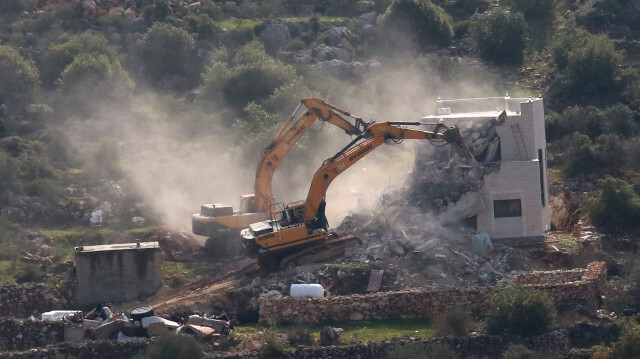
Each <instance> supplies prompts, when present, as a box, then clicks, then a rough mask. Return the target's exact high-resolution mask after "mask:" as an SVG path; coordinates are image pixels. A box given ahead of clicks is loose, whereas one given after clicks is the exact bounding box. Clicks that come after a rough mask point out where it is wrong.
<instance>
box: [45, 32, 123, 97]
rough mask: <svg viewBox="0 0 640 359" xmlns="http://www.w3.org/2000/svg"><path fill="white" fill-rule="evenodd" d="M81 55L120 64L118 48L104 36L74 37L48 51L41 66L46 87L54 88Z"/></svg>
mask: <svg viewBox="0 0 640 359" xmlns="http://www.w3.org/2000/svg"><path fill="white" fill-rule="evenodd" d="M79 55H89V56H93V57H100V56H104V57H105V58H106V61H107V62H109V63H116V62H118V58H117V56H118V52H117V51H116V48H115V47H114V46H112V45H111V44H110V43H109V40H107V38H105V37H104V36H103V35H97V34H93V33H91V32H89V31H87V32H84V33H82V34H80V35H74V36H72V37H71V38H70V39H69V40H68V41H66V42H63V43H61V44H56V45H52V46H51V47H49V49H48V50H47V53H46V55H45V61H44V62H43V64H42V65H41V68H42V77H43V79H44V83H45V85H49V86H53V85H54V84H55V83H56V81H58V80H59V79H60V76H61V74H62V72H63V71H64V70H65V69H66V68H67V66H69V65H70V64H71V63H72V62H73V61H74V60H75V59H76V57H77V56H79Z"/></svg>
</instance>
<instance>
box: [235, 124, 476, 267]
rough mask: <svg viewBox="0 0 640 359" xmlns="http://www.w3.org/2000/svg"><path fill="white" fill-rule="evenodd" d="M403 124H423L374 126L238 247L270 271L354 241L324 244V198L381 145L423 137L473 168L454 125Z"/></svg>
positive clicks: (248, 231)
mask: <svg viewBox="0 0 640 359" xmlns="http://www.w3.org/2000/svg"><path fill="white" fill-rule="evenodd" d="M407 125H413V126H418V125H423V123H419V122H375V123H372V124H369V125H368V126H367V129H366V131H364V132H363V133H361V134H360V135H358V136H357V137H356V138H355V139H354V140H353V141H351V142H350V143H349V144H348V145H347V146H345V147H344V148H343V149H342V150H340V151H339V152H338V153H336V154H335V155H334V156H333V157H331V158H329V159H327V160H325V161H324V163H323V164H322V166H320V168H319V169H318V170H317V171H316V173H315V175H314V176H313V179H312V181H311V186H310V188H309V193H308V195H307V199H306V201H305V202H302V203H291V204H289V205H287V206H286V207H285V209H284V210H283V211H282V212H281V213H280V215H279V217H280V218H279V219H271V220H267V221H264V222H260V223H254V224H252V225H251V226H249V228H247V229H244V230H243V231H242V236H243V247H244V248H245V250H246V251H248V252H249V254H253V255H256V254H257V255H258V256H259V263H260V264H261V265H264V266H268V267H273V266H274V262H275V263H278V262H281V265H283V266H286V265H288V264H289V263H291V261H292V258H295V261H296V263H304V258H305V257H304V256H301V253H300V252H304V253H313V258H320V257H322V255H320V254H318V252H321V251H322V250H323V249H327V250H330V248H328V247H329V244H330V245H331V247H332V248H333V247H334V246H336V247H340V246H343V244H344V242H349V243H350V244H351V245H353V244H354V243H355V240H356V239H354V237H353V236H349V237H347V238H344V241H341V240H340V239H336V238H333V239H331V240H330V241H326V240H327V239H328V238H329V236H330V234H329V233H328V224H327V220H326V217H325V214H324V208H325V206H326V202H325V196H326V193H327V189H328V188H329V185H330V184H331V182H332V181H333V180H334V179H335V178H336V177H337V176H339V175H340V174H342V173H343V172H344V171H346V170H347V169H348V168H349V167H351V166H353V165H354V164H355V163H356V162H358V161H359V160H360V159H362V158H364V157H365V156H366V155H368V154H369V153H371V152H373V150H375V149H376V148H378V147H379V146H380V145H381V144H383V143H384V142H385V141H388V140H392V141H394V142H397V143H399V142H401V141H402V140H404V139H422V140H428V141H430V142H432V143H434V142H435V143H440V144H447V143H448V144H452V145H453V147H454V148H455V149H456V151H457V152H458V153H460V154H461V155H462V157H463V158H464V159H465V160H467V161H470V162H471V164H472V165H473V164H475V165H477V162H475V159H474V158H473V156H472V155H471V152H470V151H469V149H468V148H467V147H466V145H465V143H464V140H463V138H462V136H461V134H460V130H459V129H458V128H457V127H446V126H445V125H443V124H430V125H433V126H435V127H434V129H433V130H432V131H424V130H418V129H412V128H406V127H403V126H407ZM309 258H310V257H309Z"/></svg>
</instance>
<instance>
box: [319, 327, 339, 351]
mask: <svg viewBox="0 0 640 359" xmlns="http://www.w3.org/2000/svg"><path fill="white" fill-rule="evenodd" d="M343 331H344V330H343V329H342V328H332V327H324V328H322V330H321V331H320V345H322V346H325V347H326V346H329V345H338V344H340V335H341V334H342V332H343Z"/></svg>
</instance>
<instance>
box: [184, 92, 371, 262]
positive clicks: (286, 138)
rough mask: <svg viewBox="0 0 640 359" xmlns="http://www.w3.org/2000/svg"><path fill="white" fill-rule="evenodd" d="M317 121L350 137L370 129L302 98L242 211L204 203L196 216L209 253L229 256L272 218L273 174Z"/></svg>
mask: <svg viewBox="0 0 640 359" xmlns="http://www.w3.org/2000/svg"><path fill="white" fill-rule="evenodd" d="M303 105H304V106H306V107H307V111H305V112H304V114H302V115H301V116H300V118H298V119H297V120H296V121H295V122H294V119H295V116H296V113H297V112H298V110H299V109H300V107H301V106H303ZM344 117H353V118H354V119H355V123H354V124H352V123H351V122H349V121H347V120H346V119H345V118H344ZM316 120H320V121H323V122H328V123H330V124H332V125H335V126H337V127H339V128H341V129H342V130H344V132H345V133H346V134H347V135H359V134H361V133H362V132H363V131H364V130H365V128H366V124H365V123H364V122H363V121H362V119H361V118H360V117H357V116H354V115H352V114H351V113H349V112H347V111H345V110H342V109H340V108H337V107H335V106H333V105H330V104H328V103H326V102H324V101H322V100H319V99H316V98H311V97H307V98H304V99H302V100H301V101H300V104H298V107H297V108H296V109H295V111H294V112H293V114H291V116H289V119H288V120H287V121H286V122H285V124H284V125H283V126H282V129H280V132H279V133H278V135H277V136H276V137H275V138H274V139H273V141H271V143H270V144H269V145H268V146H267V147H265V148H264V149H263V150H262V156H261V157H260V161H259V162H258V166H257V167H256V177H255V181H254V193H252V194H245V195H242V196H240V208H239V210H237V211H234V210H233V207H231V206H229V205H223V204H204V205H202V206H201V209H200V213H195V214H193V215H192V217H191V222H192V232H193V233H194V234H197V235H201V236H207V237H209V238H208V239H207V241H206V243H205V249H206V251H207V253H209V254H212V255H225V254H226V252H227V248H228V247H229V246H230V245H233V244H234V243H237V244H238V246H239V245H240V243H239V242H240V241H239V240H238V238H239V234H240V230H242V229H243V228H245V227H247V226H248V225H250V224H251V223H254V222H257V221H262V220H265V219H267V218H269V217H268V215H267V211H268V210H269V208H270V207H271V206H273V204H274V196H273V195H272V194H271V180H272V178H273V174H274V172H275V170H276V168H277V167H278V165H279V164H280V161H281V160H282V159H283V158H284V157H285V155H286V154H287V153H288V152H289V151H290V150H291V148H292V147H293V145H295V143H296V142H297V141H298V139H300V137H301V136H302V135H303V134H304V133H305V132H306V131H307V130H308V129H309V128H310V127H311V125H312V124H313V123H314V122H315V121H316Z"/></svg>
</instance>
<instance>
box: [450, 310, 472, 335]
mask: <svg viewBox="0 0 640 359" xmlns="http://www.w3.org/2000/svg"><path fill="white" fill-rule="evenodd" d="M472 325H473V317H471V314H469V313H468V312H465V311H464V310H462V309H460V308H456V309H452V310H450V311H449V312H448V313H447V316H446V317H445V332H446V334H452V335H455V336H457V337H464V336H467V334H469V329H470V328H471V327H472Z"/></svg>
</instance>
